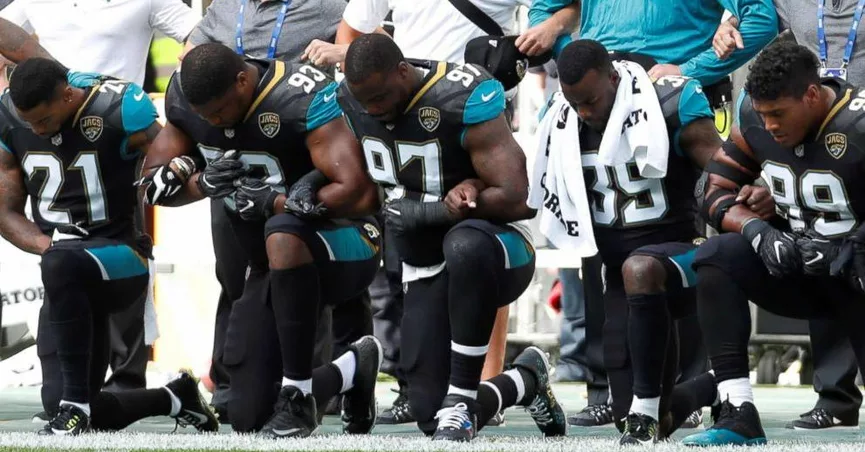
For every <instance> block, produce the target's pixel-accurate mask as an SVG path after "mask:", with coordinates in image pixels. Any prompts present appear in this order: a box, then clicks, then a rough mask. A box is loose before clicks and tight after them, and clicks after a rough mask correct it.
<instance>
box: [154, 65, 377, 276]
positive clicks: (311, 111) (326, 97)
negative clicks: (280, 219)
mask: <svg viewBox="0 0 865 452" xmlns="http://www.w3.org/2000/svg"><path fill="white" fill-rule="evenodd" d="M247 61H248V62H249V63H251V64H254V65H256V66H257V67H258V68H259V69H260V71H261V73H262V76H261V79H260V81H259V84H258V87H257V88H256V92H255V95H254V101H253V104H252V106H251V107H250V110H249V112H248V113H247V114H246V116H245V117H244V118H243V121H242V122H241V123H239V124H236V125H235V126H233V127H231V128H219V127H214V126H211V125H210V124H208V123H207V121H206V120H204V119H203V118H202V117H200V116H199V115H198V114H197V113H195V112H194V111H193V110H192V108H191V107H190V105H189V103H188V102H187V101H186V98H185V96H184V95H183V92H182V88H181V86H180V75H179V73H175V74H174V76H172V79H171V81H170V82H169V85H168V90H167V91H166V98H165V105H166V107H165V108H166V116H167V118H168V121H169V122H171V124H172V125H174V126H175V127H177V128H179V129H180V130H182V131H184V132H185V133H186V134H187V135H188V136H189V137H190V138H191V139H192V140H193V141H194V142H195V143H196V144H197V146H198V150H199V152H200V154H201V157H203V159H204V160H205V162H210V161H213V160H215V159H217V158H219V157H221V156H222V155H223V154H224V153H225V152H226V151H229V150H236V151H238V152H239V153H240V160H241V161H243V162H244V163H245V164H246V165H248V167H249V168H250V173H249V175H250V176H252V177H259V178H261V179H262V180H263V181H264V182H266V183H268V184H270V185H272V186H273V187H274V188H275V189H276V190H278V191H281V192H286V191H287V190H288V188H290V187H291V186H292V184H294V183H295V182H296V181H297V180H298V179H299V178H300V177H302V176H303V175H305V174H307V173H309V172H310V171H312V170H313V169H315V167H314V166H313V164H312V159H311V157H310V153H309V150H308V149H307V147H306V136H307V133H309V132H311V131H313V130H315V129H317V128H318V127H320V126H322V125H324V124H327V123H329V122H331V121H341V120H342V110H341V109H340V108H339V104H338V103H337V101H336V90H337V86H338V85H337V84H336V82H334V81H333V80H332V79H331V78H330V77H328V76H327V75H325V74H324V73H321V72H319V71H318V70H316V69H314V68H312V67H311V66H307V65H301V64H295V63H285V62H281V61H276V60H247ZM225 204H226V208H227V209H228V210H229V218H231V219H232V223H233V225H234V232H235V235H236V236H237V239H238V240H239V242H240V244H241V246H242V247H243V248H244V251H245V252H246V253H247V254H248V256H247V257H248V258H249V260H250V264H251V265H253V266H257V267H259V268H262V269H264V268H267V253H266V251H265V247H264V238H265V237H264V232H263V222H246V221H243V220H241V219H240V217H239V216H238V215H236V214H235V213H234V210H235V207H234V202H233V197H232V196H230V197H228V198H226V202H225ZM274 218H275V217H274ZM325 223H327V222H325ZM331 226H333V227H337V226H338V224H332V225H331ZM362 235H363V236H364V237H365V236H366V235H367V234H366V233H363V234H362ZM322 237H323V238H322V240H323V241H324V242H323V243H322V244H321V251H322V252H323V253H325V255H327V252H328V250H331V251H333V250H336V251H335V253H336V254H335V257H334V258H335V259H337V260H339V259H343V258H344V259H355V258H356V257H357V256H367V255H368V256H367V257H368V258H372V257H373V256H374V255H375V254H377V251H378V246H377V245H376V246H373V247H370V246H366V247H365V248H364V246H365V244H367V245H369V243H368V242H369V240H367V241H364V240H360V239H361V238H362V237H360V236H358V235H357V234H356V233H355V232H352V233H348V232H346V233H344V234H336V233H334V234H328V235H323V236H322ZM357 246H360V248H357ZM342 251H344V253H342V254H341V252H342ZM343 255H344V256H343Z"/></svg>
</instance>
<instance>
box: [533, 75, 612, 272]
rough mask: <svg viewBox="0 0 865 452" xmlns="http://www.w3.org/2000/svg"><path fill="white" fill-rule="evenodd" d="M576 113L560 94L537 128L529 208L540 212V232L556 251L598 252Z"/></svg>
mask: <svg viewBox="0 0 865 452" xmlns="http://www.w3.org/2000/svg"><path fill="white" fill-rule="evenodd" d="M579 132H580V130H579V125H578V117H577V113H576V112H575V111H574V110H573V109H572V108H571V106H570V105H569V104H568V102H567V101H566V100H565V98H564V96H563V95H562V93H561V92H558V93H556V94H555V95H554V96H553V103H552V105H551V106H550V108H549V110H547V113H546V114H545V115H544V117H543V119H542V120H541V123H540V125H539V126H538V149H537V153H536V155H535V163H534V167H533V169H532V180H531V186H530V188H529V199H528V202H527V203H528V205H529V207H531V208H533V209H538V210H540V231H541V233H542V234H543V235H544V236H545V237H546V238H547V239H548V240H549V241H550V242H551V243H552V244H553V245H554V246H555V247H556V248H558V249H561V250H567V251H573V252H575V253H576V254H577V255H579V256H580V257H589V256H593V255H595V254H597V252H598V247H597V245H596V244H595V235H594V232H593V230H592V214H591V211H590V210H589V199H588V197H587V195H586V184H585V182H584V180H583V169H582V164H581V157H580V140H579Z"/></svg>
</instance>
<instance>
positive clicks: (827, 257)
mask: <svg viewBox="0 0 865 452" xmlns="http://www.w3.org/2000/svg"><path fill="white" fill-rule="evenodd" d="M796 248H797V249H798V251H799V256H800V257H801V258H802V271H803V272H804V273H805V274H806V275H810V276H825V275H828V274H829V266H830V264H831V263H832V262H833V261H834V260H835V258H837V257H838V253H839V251H840V250H841V243H840V242H839V241H837V240H829V239H827V238H825V237H823V236H821V235H820V234H818V233H816V232H813V231H808V232H806V233H805V235H804V236H803V237H799V238H797V239H796Z"/></svg>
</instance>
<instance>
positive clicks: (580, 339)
mask: <svg viewBox="0 0 865 452" xmlns="http://www.w3.org/2000/svg"><path fill="white" fill-rule="evenodd" d="M558 273H559V283H560V284H561V289H562V302H561V305H562V327H561V330H560V333H559V346H560V350H561V352H560V355H559V362H558V363H556V373H555V379H556V381H585V380H586V371H585V370H584V369H585V368H586V367H587V362H586V361H587V358H588V356H587V355H586V304H585V300H584V296H583V282H582V281H581V280H580V271H579V270H577V269H574V268H562V269H559V272H558Z"/></svg>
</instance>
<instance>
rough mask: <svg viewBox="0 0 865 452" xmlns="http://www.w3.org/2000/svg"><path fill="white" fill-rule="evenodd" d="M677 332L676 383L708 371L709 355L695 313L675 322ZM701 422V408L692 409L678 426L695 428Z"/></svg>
mask: <svg viewBox="0 0 865 452" xmlns="http://www.w3.org/2000/svg"><path fill="white" fill-rule="evenodd" d="M675 325H676V329H677V330H678V333H679V338H680V339H681V340H680V341H679V378H678V379H677V380H676V383H682V382H685V381H689V380H691V379H694V378H696V377H698V376H700V375H702V374H704V373H706V372H708V371H709V356H708V355H707V354H706V347H704V346H703V333H702V332H701V331H700V321H699V319H698V318H697V315H696V314H694V315H690V316H687V317H684V318H681V319H679V320H677V321H676V322H675ZM702 424H703V410H702V409H701V410H698V411H694V412H693V413H691V416H689V417H688V419H687V420H686V421H685V423H684V424H682V426H681V427H680V428H683V429H685V428H697V427H699V426H700V425H702Z"/></svg>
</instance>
